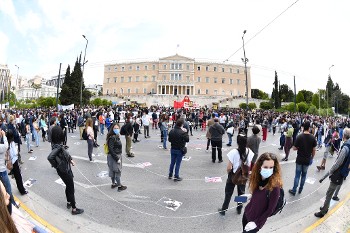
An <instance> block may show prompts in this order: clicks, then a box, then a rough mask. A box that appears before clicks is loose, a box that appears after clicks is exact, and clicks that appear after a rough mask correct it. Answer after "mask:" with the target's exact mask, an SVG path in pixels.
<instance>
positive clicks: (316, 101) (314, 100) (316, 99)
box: [311, 93, 321, 108]
mask: <svg viewBox="0 0 350 233" xmlns="http://www.w3.org/2000/svg"><path fill="white" fill-rule="evenodd" d="M320 101H321V100H320V95H319V94H316V93H315V94H313V95H312V101H311V103H312V104H313V105H314V106H315V107H316V108H319V107H320V104H319V103H320Z"/></svg>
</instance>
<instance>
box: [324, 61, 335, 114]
mask: <svg viewBox="0 0 350 233" xmlns="http://www.w3.org/2000/svg"><path fill="white" fill-rule="evenodd" d="M333 67H334V65H331V66H330V67H329V68H328V73H329V74H328V75H329V77H331V69H332V68H333ZM327 84H328V80H327ZM327 84H326V93H327V100H326V102H327V117H328V101H329V97H328V87H327Z"/></svg>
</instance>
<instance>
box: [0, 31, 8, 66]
mask: <svg viewBox="0 0 350 233" xmlns="http://www.w3.org/2000/svg"><path fill="white" fill-rule="evenodd" d="M0 41H1V43H0V64H6V63H7V46H8V43H9V38H8V37H7V36H6V34H5V33H3V32H2V31H0Z"/></svg>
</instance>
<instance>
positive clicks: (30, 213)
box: [14, 196, 63, 233]
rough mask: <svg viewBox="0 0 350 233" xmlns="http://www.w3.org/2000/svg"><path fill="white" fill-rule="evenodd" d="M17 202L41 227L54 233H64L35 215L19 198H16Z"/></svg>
mask: <svg viewBox="0 0 350 233" xmlns="http://www.w3.org/2000/svg"><path fill="white" fill-rule="evenodd" d="M14 199H15V201H16V202H18V203H19V204H20V207H21V208H22V209H24V210H25V211H26V212H27V213H28V214H29V215H30V216H31V217H32V218H33V219H34V220H36V221H37V222H39V223H40V224H41V225H43V226H44V227H46V228H47V229H49V230H50V231H52V232H53V233H63V232H62V231H60V230H58V229H57V228H56V227H54V226H52V225H51V224H50V223H48V222H46V221H45V220H44V219H42V218H41V217H39V216H38V215H37V214H35V213H34V212H33V211H32V210H31V209H29V208H28V206H26V205H25V204H24V203H23V202H21V201H20V200H19V199H18V198H17V197H15V196H14Z"/></svg>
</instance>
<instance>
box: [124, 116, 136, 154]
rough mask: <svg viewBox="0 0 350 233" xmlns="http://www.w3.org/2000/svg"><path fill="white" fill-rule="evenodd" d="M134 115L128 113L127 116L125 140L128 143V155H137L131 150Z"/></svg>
mask: <svg viewBox="0 0 350 233" xmlns="http://www.w3.org/2000/svg"><path fill="white" fill-rule="evenodd" d="M132 123H133V120H132V115H131V114H128V115H127V117H126V118H125V125H124V127H125V130H126V134H125V141H126V145H125V153H126V155H127V156H128V157H135V155H134V153H132V152H131V137H132V134H133V130H134V129H133V127H132Z"/></svg>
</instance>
